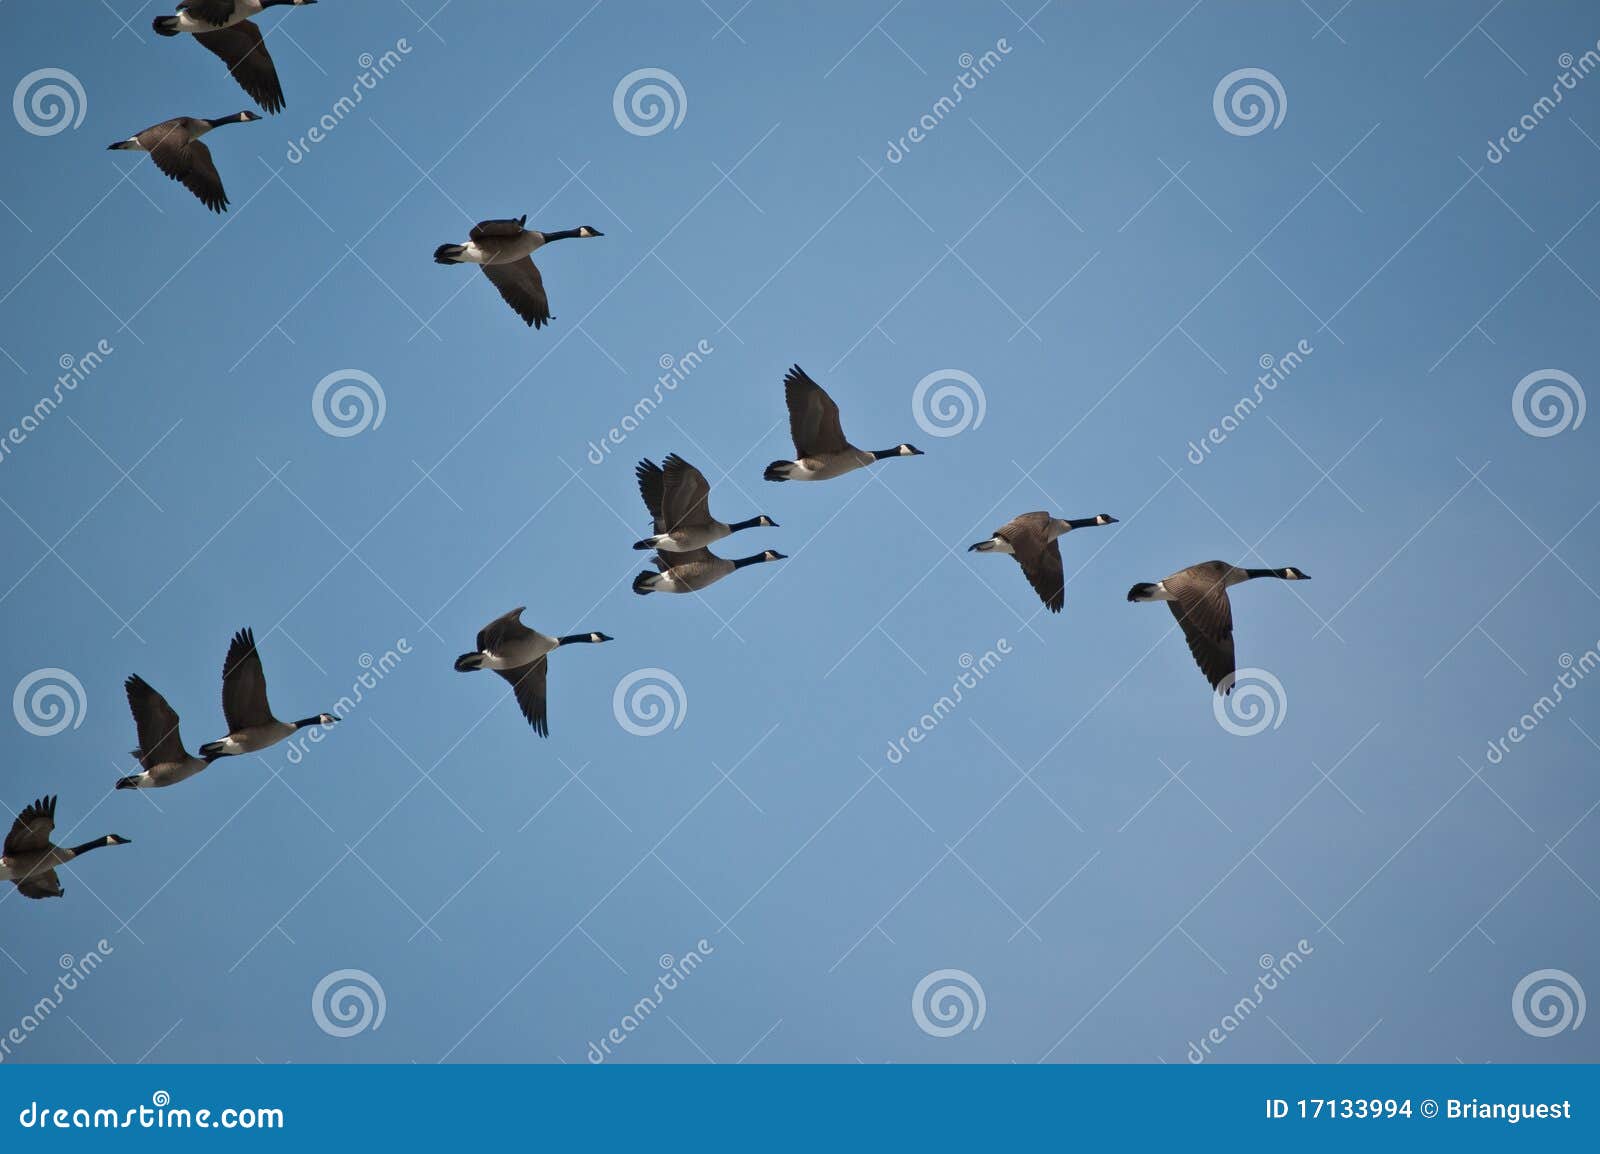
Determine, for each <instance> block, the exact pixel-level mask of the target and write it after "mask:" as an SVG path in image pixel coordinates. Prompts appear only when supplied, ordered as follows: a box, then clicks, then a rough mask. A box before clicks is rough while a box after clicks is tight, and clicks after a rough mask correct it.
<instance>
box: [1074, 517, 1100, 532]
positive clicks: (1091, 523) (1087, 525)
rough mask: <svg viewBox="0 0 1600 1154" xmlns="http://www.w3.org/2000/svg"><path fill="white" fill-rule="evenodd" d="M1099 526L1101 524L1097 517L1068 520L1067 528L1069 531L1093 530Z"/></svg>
mask: <svg viewBox="0 0 1600 1154" xmlns="http://www.w3.org/2000/svg"><path fill="white" fill-rule="evenodd" d="M1098 524H1100V522H1099V520H1098V519H1097V518H1095V517H1079V518H1069V519H1068V520H1067V527H1068V528H1069V529H1093V528H1094V527H1095V526H1096V525H1098Z"/></svg>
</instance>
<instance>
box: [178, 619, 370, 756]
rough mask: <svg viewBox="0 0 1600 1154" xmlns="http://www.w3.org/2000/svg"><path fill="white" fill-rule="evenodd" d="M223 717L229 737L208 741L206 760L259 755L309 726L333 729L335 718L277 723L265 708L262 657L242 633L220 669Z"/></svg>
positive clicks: (204, 747)
mask: <svg viewBox="0 0 1600 1154" xmlns="http://www.w3.org/2000/svg"><path fill="white" fill-rule="evenodd" d="M222 717H223V720H224V721H226V722H227V723H228V736H227V737H224V738H222V739H221V740H219V741H208V742H206V743H205V744H204V745H202V746H201V747H200V756H201V757H204V758H208V759H215V758H218V757H231V756H234V755H236V754H240V753H260V752H261V751H262V750H263V749H266V748H267V747H268V746H270V745H276V744H277V743H278V742H280V741H282V740H283V739H284V738H286V737H288V736H289V735H290V734H291V733H293V732H294V731H295V730H297V729H304V728H306V726H308V725H334V724H336V723H337V722H338V720H339V719H338V718H337V717H335V716H333V714H331V713H319V714H317V715H316V716H315V717H306V718H302V719H301V720H300V721H294V722H289V721H279V720H278V719H277V718H276V717H274V716H272V706H270V705H268V704H267V675H266V674H265V673H263V672H262V670H261V655H260V654H259V653H257V652H256V635H255V633H254V632H252V631H251V630H249V629H241V630H239V632H237V633H235V634H234V635H233V641H232V643H231V644H229V646H228V657H227V660H226V661H224V662H223V665H222Z"/></svg>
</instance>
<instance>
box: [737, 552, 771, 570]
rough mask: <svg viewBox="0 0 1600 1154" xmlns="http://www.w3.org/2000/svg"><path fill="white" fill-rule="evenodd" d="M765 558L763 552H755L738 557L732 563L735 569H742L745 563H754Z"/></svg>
mask: <svg viewBox="0 0 1600 1154" xmlns="http://www.w3.org/2000/svg"><path fill="white" fill-rule="evenodd" d="M766 559H767V555H766V554H765V553H756V554H753V555H752V556H749V557H740V558H739V559H738V560H737V561H735V562H734V563H733V567H734V568H735V569H743V568H744V567H745V566H746V565H755V564H758V563H760V562H762V561H765V560H766Z"/></svg>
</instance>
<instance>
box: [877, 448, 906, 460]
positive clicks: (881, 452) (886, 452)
mask: <svg viewBox="0 0 1600 1154" xmlns="http://www.w3.org/2000/svg"><path fill="white" fill-rule="evenodd" d="M899 455H900V446H899V445H896V446H895V447H894V448H892V449H874V450H873V451H872V459H873V460H874V461H884V460H887V459H888V458H890V457H898V456H899Z"/></svg>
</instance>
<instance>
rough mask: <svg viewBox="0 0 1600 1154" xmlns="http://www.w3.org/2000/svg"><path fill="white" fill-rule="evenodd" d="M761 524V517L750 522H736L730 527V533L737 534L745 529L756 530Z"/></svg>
mask: <svg viewBox="0 0 1600 1154" xmlns="http://www.w3.org/2000/svg"><path fill="white" fill-rule="evenodd" d="M759 524H761V518H760V517H751V518H750V519H749V520H748V521H734V522H732V523H731V524H729V526H728V532H730V533H737V532H739V531H740V530H743V529H754V528H755V527H756V526H757V525H759Z"/></svg>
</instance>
